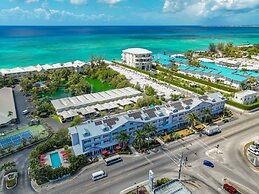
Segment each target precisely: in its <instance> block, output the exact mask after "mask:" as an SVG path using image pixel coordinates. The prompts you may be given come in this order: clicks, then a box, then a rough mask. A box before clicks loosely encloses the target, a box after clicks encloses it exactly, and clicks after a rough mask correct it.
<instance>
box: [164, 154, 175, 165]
mask: <svg viewBox="0 0 259 194" xmlns="http://www.w3.org/2000/svg"><path fill="white" fill-rule="evenodd" d="M163 152H164V154H165V155H166V156H167V157H168V158H169V159H170V160H171V161H173V162H174V163H175V164H176V165H178V162H177V160H176V161H175V160H174V159H173V158H172V157H171V156H170V155H169V154H168V153H166V152H165V151H164V150H163Z"/></svg>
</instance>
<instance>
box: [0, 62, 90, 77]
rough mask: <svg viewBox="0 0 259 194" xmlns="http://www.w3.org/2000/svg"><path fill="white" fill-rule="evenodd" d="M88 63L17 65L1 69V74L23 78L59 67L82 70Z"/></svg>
mask: <svg viewBox="0 0 259 194" xmlns="http://www.w3.org/2000/svg"><path fill="white" fill-rule="evenodd" d="M87 64H88V63H85V62H82V61H79V60H77V61H74V62H68V63H56V64H51V65H49V64H45V65H39V64H38V65H35V66H29V67H16V68H12V69H0V74H1V75H2V76H3V77H14V78H16V79H21V78H23V77H24V76H27V75H30V74H35V73H38V72H44V71H54V70H57V69H63V68H67V69H70V70H71V71H81V70H82V67H83V66H85V65H87Z"/></svg>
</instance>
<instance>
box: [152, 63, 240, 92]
mask: <svg viewBox="0 0 259 194" xmlns="http://www.w3.org/2000/svg"><path fill="white" fill-rule="evenodd" d="M156 69H157V70H159V71H163V72H166V73H171V74H173V75H175V76H177V77H181V78H184V79H187V80H190V81H194V82H198V83H201V84H205V85H208V86H211V87H214V88H217V89H220V90H225V91H228V92H238V91H239V90H238V89H235V88H232V87H228V86H224V85H220V84H217V83H213V82H208V81H206V80H202V79H198V78H195V77H190V76H187V75H184V74H181V73H177V72H173V71H171V70H168V69H165V68H163V67H160V66H157V67H156Z"/></svg>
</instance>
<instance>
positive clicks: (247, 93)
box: [236, 90, 257, 97]
mask: <svg viewBox="0 0 259 194" xmlns="http://www.w3.org/2000/svg"><path fill="white" fill-rule="evenodd" d="M256 94H257V92H255V91H253V90H243V91H240V92H237V93H236V95H237V96H240V97H244V96H248V95H256Z"/></svg>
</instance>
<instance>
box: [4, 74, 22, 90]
mask: <svg viewBox="0 0 259 194" xmlns="http://www.w3.org/2000/svg"><path fill="white" fill-rule="evenodd" d="M17 83H18V80H17V79H14V78H12V77H7V78H5V77H3V76H1V75H0V88H2V87H11V86H12V85H15V84H17Z"/></svg>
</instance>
